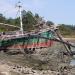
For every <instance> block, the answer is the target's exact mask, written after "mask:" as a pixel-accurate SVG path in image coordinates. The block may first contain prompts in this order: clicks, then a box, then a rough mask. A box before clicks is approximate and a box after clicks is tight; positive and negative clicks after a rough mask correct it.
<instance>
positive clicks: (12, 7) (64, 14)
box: [0, 0, 75, 25]
mask: <svg viewBox="0 0 75 75" xmlns="http://www.w3.org/2000/svg"><path fill="white" fill-rule="evenodd" d="M18 1H19V0H0V13H2V14H3V15H4V16H6V17H7V18H9V17H13V18H15V17H17V11H18V10H17V8H16V4H17V2H18ZM21 2H22V6H23V9H25V10H26V11H28V10H30V11H32V12H33V13H38V14H39V15H40V16H42V17H44V19H45V20H46V21H47V20H50V21H53V22H54V23H56V24H74V25H75V0H21Z"/></svg>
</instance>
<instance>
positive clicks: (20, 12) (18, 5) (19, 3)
mask: <svg viewBox="0 0 75 75" xmlns="http://www.w3.org/2000/svg"><path fill="white" fill-rule="evenodd" d="M17 7H18V8H19V14H20V16H19V17H20V26H21V28H20V31H21V32H22V34H23V23H22V6H21V2H20V1H19V2H18V4H17Z"/></svg>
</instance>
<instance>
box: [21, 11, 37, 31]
mask: <svg viewBox="0 0 75 75" xmlns="http://www.w3.org/2000/svg"><path fill="white" fill-rule="evenodd" d="M22 20H23V28H24V30H28V31H29V30H32V29H34V25H35V24H36V20H35V18H34V15H33V14H32V12H31V11H28V12H26V13H25V15H24V13H23V15H22Z"/></svg>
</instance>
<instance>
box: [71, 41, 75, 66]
mask: <svg viewBox="0 0 75 75" xmlns="http://www.w3.org/2000/svg"><path fill="white" fill-rule="evenodd" d="M73 44H74V45H75V42H74V43H73ZM71 50H72V51H75V48H73V47H72V48H71ZM71 65H75V55H74V59H73V60H72V61H71Z"/></svg>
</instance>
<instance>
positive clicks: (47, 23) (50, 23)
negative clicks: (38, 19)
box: [46, 21, 54, 26]
mask: <svg viewBox="0 0 75 75" xmlns="http://www.w3.org/2000/svg"><path fill="white" fill-rule="evenodd" d="M46 25H48V26H51V25H54V23H53V22H52V21H47V22H46Z"/></svg>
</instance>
